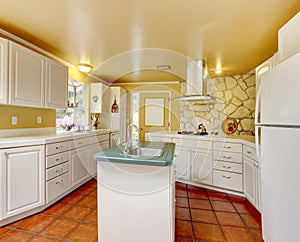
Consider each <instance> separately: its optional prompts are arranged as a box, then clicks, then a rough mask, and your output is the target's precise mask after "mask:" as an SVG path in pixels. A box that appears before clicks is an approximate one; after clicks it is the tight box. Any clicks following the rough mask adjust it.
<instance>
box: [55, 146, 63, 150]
mask: <svg viewBox="0 0 300 242" xmlns="http://www.w3.org/2000/svg"><path fill="white" fill-rule="evenodd" d="M62 148H63V147H62V146H56V147H55V149H57V150H61V149H62Z"/></svg>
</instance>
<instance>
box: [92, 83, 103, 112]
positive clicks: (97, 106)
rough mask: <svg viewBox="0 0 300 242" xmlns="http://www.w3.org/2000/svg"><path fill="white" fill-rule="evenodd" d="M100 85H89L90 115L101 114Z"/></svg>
mask: <svg viewBox="0 0 300 242" xmlns="http://www.w3.org/2000/svg"><path fill="white" fill-rule="evenodd" d="M102 86H103V84H102V83H91V84H90V113H102Z"/></svg>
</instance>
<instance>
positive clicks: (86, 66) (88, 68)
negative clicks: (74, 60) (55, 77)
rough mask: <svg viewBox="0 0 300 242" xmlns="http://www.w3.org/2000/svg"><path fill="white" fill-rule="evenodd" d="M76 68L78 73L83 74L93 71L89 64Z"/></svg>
mask: <svg viewBox="0 0 300 242" xmlns="http://www.w3.org/2000/svg"><path fill="white" fill-rule="evenodd" d="M77 66H78V69H79V71H81V72H84V73H89V72H91V70H92V69H93V67H92V66H91V65H89V64H82V63H80V64H78V65H77Z"/></svg>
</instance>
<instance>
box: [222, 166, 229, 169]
mask: <svg viewBox="0 0 300 242" xmlns="http://www.w3.org/2000/svg"><path fill="white" fill-rule="evenodd" d="M223 168H225V169H231V166H223Z"/></svg>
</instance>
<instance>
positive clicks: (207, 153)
mask: <svg viewBox="0 0 300 242" xmlns="http://www.w3.org/2000/svg"><path fill="white" fill-rule="evenodd" d="M191 163H192V165H191V168H192V169H191V178H192V181H194V182H198V183H203V184H206V185H212V184H213V180H212V172H213V163H212V151H211V150H204V149H197V150H192V161H191Z"/></svg>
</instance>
